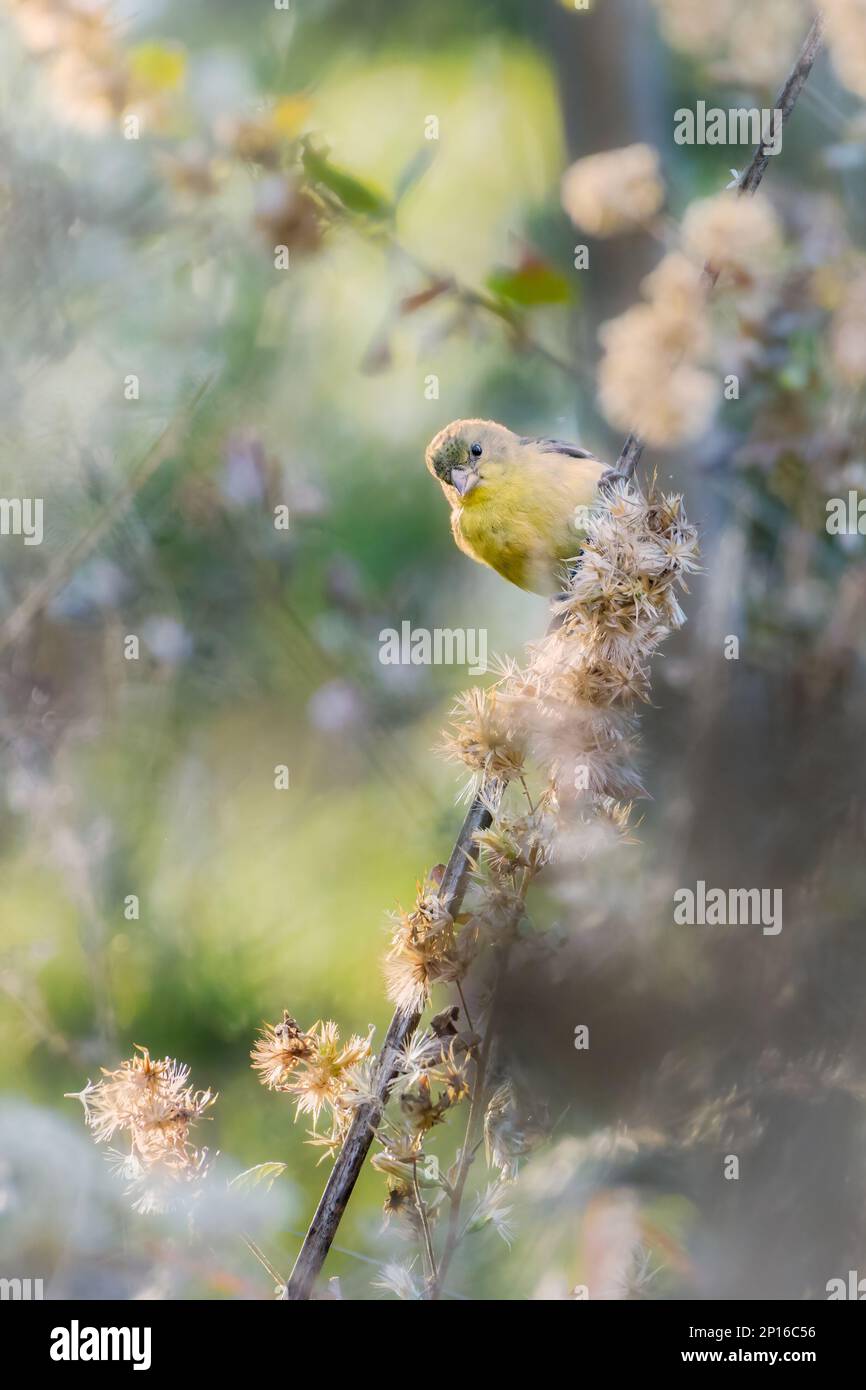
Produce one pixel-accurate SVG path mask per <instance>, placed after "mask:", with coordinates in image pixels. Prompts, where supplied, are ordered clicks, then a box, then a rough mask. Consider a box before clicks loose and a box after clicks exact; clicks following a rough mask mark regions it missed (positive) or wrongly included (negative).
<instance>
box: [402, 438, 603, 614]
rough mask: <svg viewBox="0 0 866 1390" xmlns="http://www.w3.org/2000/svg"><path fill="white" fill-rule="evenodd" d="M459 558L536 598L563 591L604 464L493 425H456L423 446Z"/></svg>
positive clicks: (569, 447)
mask: <svg viewBox="0 0 866 1390" xmlns="http://www.w3.org/2000/svg"><path fill="white" fill-rule="evenodd" d="M427 467H428V468H429V470H430V472H431V473H432V474H433V476H434V478H437V479H438V480H439V482H440V483H441V485H442V491H443V492H444V493H445V496H446V497H447V499H448V504H449V506H450V507H451V530H452V531H453V533H454V539H455V541H456V542H457V544H458V546H459V547H460V549H461V550H462V551H464V552H465V554H467V555H470V556H471V557H472V559H473V560H477V561H479V563H480V564H482V565H489V566H490V568H491V569H495V570H497V571H498V573H499V574H501V575H503V577H504V578H505V579H509V580H510V581H511V583H512V584H517V585H518V587H519V588H521V589H529V590H530V592H532V593H536V594H552V593H556V592H557V591H558V590H560V589H561V588H562V587H563V581H564V578H565V561H566V560H571V559H573V558H574V557H575V556H576V555H577V554H578V552H579V551H580V547H581V543H582V541H583V537H584V534H585V530H586V513H587V511H588V509H589V508H590V507H591V506H592V505H593V503H594V502H595V501H596V500H597V498H598V484H599V480H600V479H601V477H602V475H603V474H604V473H606V472H609V470H608V469H607V465H606V464H604V463H601V462H600V461H599V460H598V459H597V458H594V457H593V455H592V454H591V453H589V451H588V450H586V449H581V448H579V447H578V446H577V445H576V444H566V443H564V442H563V441H562V440H561V439H525V438H522V437H521V436H520V435H517V434H513V433H512V431H511V430H509V429H506V427H505V426H504V425H497V424H496V423H495V421H493V420H455V421H453V423H452V424H450V425H446V427H445V429H444V430H440V432H439V433H438V434H437V435H436V438H435V439H433V440H432V441H431V442H430V444H429V445H428V446H427Z"/></svg>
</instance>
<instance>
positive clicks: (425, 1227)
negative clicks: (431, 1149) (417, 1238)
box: [412, 1159, 439, 1284]
mask: <svg viewBox="0 0 866 1390" xmlns="http://www.w3.org/2000/svg"><path fill="white" fill-rule="evenodd" d="M412 1187H413V1189H414V1195H415V1209H416V1211H417V1212H418V1216H419V1218H420V1221H421V1229H422V1231H423V1232H424V1249H425V1251H426V1253H427V1265H428V1268H429V1272H430V1280H431V1282H432V1283H434V1284H435V1283H436V1282H437V1280H438V1277H439V1276H438V1274H437V1272H436V1255H435V1252H434V1250H433V1238H432V1236H431V1235H430V1222H429V1221H428V1220H427V1208H426V1206H425V1205H424V1198H423V1197H422V1196H421V1185H420V1183H419V1182H418V1160H417V1159H416V1160H415V1162H414V1163H413V1164H412Z"/></svg>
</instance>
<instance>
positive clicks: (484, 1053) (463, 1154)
mask: <svg viewBox="0 0 866 1390" xmlns="http://www.w3.org/2000/svg"><path fill="white" fill-rule="evenodd" d="M507 968H508V947H507V946H503V948H502V950H501V953H500V956H499V960H498V962H497V967H496V979H495V981H494V984H493V993H492V995H491V999H490V1010H489V1012H488V1016H487V1026H486V1027H485V1029H484V1041H483V1043H482V1044H481V1051H480V1052H479V1054H478V1063H477V1065H476V1068H475V1078H474V1082H473V1086H472V1099H471V1100H470V1102H469V1118H468V1120H467V1121H466V1135H465V1138H464V1140H463V1147H462V1149H461V1150H460V1161H459V1164H458V1168H457V1177H456V1178H455V1180H454V1187H453V1190H452V1192H451V1211H450V1214H449V1218H448V1234H447V1235H446V1237H445V1249H444V1250H443V1252H442V1258H441V1260H440V1261H439V1274H438V1276H437V1277H436V1278H434V1279H433V1281H432V1284H431V1288H430V1297H431V1298H433V1299H435V1298H438V1297H439V1294H440V1292H441V1289H442V1284H443V1282H444V1279H445V1275H446V1273H447V1271H448V1267H449V1265H450V1264H451V1260H452V1258H453V1255H454V1251H455V1250H456V1249H457V1243H458V1240H459V1237H460V1204H461V1202H462V1200H463V1189H464V1187H465V1186H466V1179H467V1178H468V1176H469V1169H470V1168H471V1167H472V1160H473V1159H474V1157H475V1153H476V1150H477V1148H478V1143H479V1142H480V1140H479V1141H477V1142H476V1135H477V1134H478V1128H479V1126H480V1125H481V1124H482V1122H483V1119H484V1109H485V1105H486V1085H487V1072H488V1068H489V1066H490V1053H491V1049H492V1046H493V1034H494V1023H495V1018H496V1006H497V1004H498V1002H499V996H500V991H501V988H502V982H503V980H504V978H505V972H506V970H507Z"/></svg>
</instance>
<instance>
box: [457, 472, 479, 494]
mask: <svg viewBox="0 0 866 1390" xmlns="http://www.w3.org/2000/svg"><path fill="white" fill-rule="evenodd" d="M479 482H480V479H479V477H478V474H477V473H475V472H470V470H469V469H468V468H452V469H451V486H452V487H453V488H454V489H455V491H456V492H458V493H459V494H460V496H461V497H465V496H466V494H467V492H471V491H472V489H473V488H474V487H477V486H478V483H479Z"/></svg>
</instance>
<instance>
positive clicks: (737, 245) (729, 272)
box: [598, 192, 781, 446]
mask: <svg viewBox="0 0 866 1390" xmlns="http://www.w3.org/2000/svg"><path fill="white" fill-rule="evenodd" d="M780 246H781V237H780V233H779V228H778V224H777V222H776V218H775V215H774V214H773V211H772V209H771V208H770V206H769V204H767V203H766V202H765V201H764V200H762V199H760V198H754V197H753V198H742V197H738V196H737V194H736V193H733V192H725V193H721V194H718V195H716V196H714V197H712V198H702V199H699V200H697V201H696V202H694V203H692V204H691V205H690V207H688V208H687V209H686V213H685V216H684V218H683V224H682V250H681V251H673V252H670V253H668V255H666V256H665V257H664V258H663V259H662V260H661V261H660V262H659V264H658V265H657V266H656V268H655V270H654V271H653V272H652V274H651V275H648V276H647V277H646V278H645V279H644V281H643V285H642V290H643V295H644V299H645V300H646V303H643V304H636V305H634V306H633V307H632V308H630V309H627V310H626V311H625V313H623V314H620V315H619V316H618V317H617V318H614V319H609V320H608V322H607V323H604V324H602V326H601V328H600V330H599V338H600V340H601V344H602V348H603V356H602V360H601V363H600V365H599V378H598V379H599V399H600V402H601V407H602V409H603V411H604V413H605V415H606V416H607V418H608V420H610V422H611V424H613V425H616V426H617V427H618V428H620V429H624V430H625V429H631V428H633V429H635V430H636V431H637V433H638V434H640V435H641V436H642V438H644V439H645V440H646V442H647V443H648V444H650V445H653V446H661V445H674V446H676V445H679V444H684V443H687V442H688V441H689V440H693V439H695V438H697V437H698V436H699V435H700V434H701V433H702V432H703V431H704V430H705V429H706V428H707V426H708V425H709V423H710V421H711V419H712V416H713V412H714V410H715V407H716V403H717V401H718V399H719V398H720V396H721V385H720V379H719V377H718V376H717V375H715V374H714V373H713V372H712V371H710V370H708V367H709V365H710V355H711V354H710V348H711V344H712V334H711V331H710V326H711V325H710V317H709V313H708V309H707V304H706V290H707V283H708V282H707V277H706V275H705V273H704V268H705V267H706V268H707V269H708V270H710V271H711V272H712V273H713V274H714V275H717V276H718V277H720V281H721V287H722V288H723V289H725V290H728V291H730V292H732V293H733V294H734V295H735V296H736V301H737V307H738V308H739V310H740V312H741V313H742V314H743V316H744V317H753V316H754V315H755V314H756V313H760V312H764V311H765V310H766V308H767V303H768V300H767V291H768V288H769V287H770V286H771V284H772V274H771V271H772V265H773V260H774V258H777V257H778V252H779V249H780Z"/></svg>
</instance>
